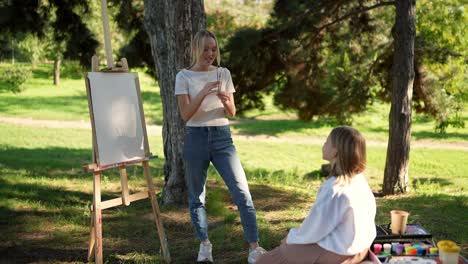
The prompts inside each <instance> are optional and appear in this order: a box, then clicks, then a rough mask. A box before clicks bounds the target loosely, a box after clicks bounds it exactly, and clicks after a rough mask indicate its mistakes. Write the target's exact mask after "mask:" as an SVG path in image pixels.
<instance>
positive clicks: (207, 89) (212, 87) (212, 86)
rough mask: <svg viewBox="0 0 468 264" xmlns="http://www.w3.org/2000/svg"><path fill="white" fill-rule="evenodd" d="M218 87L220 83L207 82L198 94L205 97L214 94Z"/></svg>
mask: <svg viewBox="0 0 468 264" xmlns="http://www.w3.org/2000/svg"><path fill="white" fill-rule="evenodd" d="M219 85H220V82H207V83H206V84H205V86H203V89H202V90H201V91H200V94H201V95H202V96H203V97H205V96H207V95H209V94H212V93H215V92H217V91H218V86H219Z"/></svg>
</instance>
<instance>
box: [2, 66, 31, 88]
mask: <svg viewBox="0 0 468 264" xmlns="http://www.w3.org/2000/svg"><path fill="white" fill-rule="evenodd" d="M0 76H1V83H2V85H0V92H13V93H20V92H22V91H24V89H25V87H24V86H23V84H24V82H26V80H27V79H28V78H31V76H32V71H31V68H29V67H25V66H16V65H12V66H9V67H7V68H4V69H2V71H1V73H0Z"/></svg>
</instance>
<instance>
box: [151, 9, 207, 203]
mask: <svg viewBox="0 0 468 264" xmlns="http://www.w3.org/2000/svg"><path fill="white" fill-rule="evenodd" d="M205 21H206V17H205V11H204V4H203V0H191V1H184V0H171V1H164V0H145V22H144V23H145V28H146V31H147V33H148V35H149V39H150V43H151V51H152V54H153V59H154V62H155V69H156V74H157V79H158V82H159V87H160V89H161V100H162V105H163V132H162V136H163V144H164V156H165V158H166V161H165V164H164V175H165V186H164V190H163V201H164V203H166V204H182V203H186V202H187V194H186V187H185V179H184V166H183V165H184V164H183V160H182V157H183V155H182V149H183V143H184V142H183V141H184V122H183V120H182V118H181V116H180V113H179V109H178V106H177V100H176V97H175V95H174V84H175V76H176V74H177V72H178V71H179V70H180V69H182V68H184V67H187V66H189V64H190V42H191V38H192V36H193V35H194V34H195V33H196V31H198V30H200V29H203V28H205Z"/></svg>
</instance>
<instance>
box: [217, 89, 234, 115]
mask: <svg viewBox="0 0 468 264" xmlns="http://www.w3.org/2000/svg"><path fill="white" fill-rule="evenodd" d="M217 95H218V98H219V100H220V101H221V103H223V106H224V111H225V112H226V114H228V115H229V116H230V117H233V116H235V115H236V105H235V104H234V96H233V95H232V93H228V92H222V91H220V92H218V94H217Z"/></svg>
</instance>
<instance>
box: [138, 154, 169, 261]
mask: <svg viewBox="0 0 468 264" xmlns="http://www.w3.org/2000/svg"><path fill="white" fill-rule="evenodd" d="M143 171H144V174H145V177H146V182H147V184H148V192H149V193H148V194H149V197H150V199H151V207H152V208H153V215H154V220H155V222H156V228H157V229H158V234H159V241H160V242H161V249H162V254H163V257H164V260H165V261H166V263H170V262H171V255H170V253H169V246H168V243H167V238H166V233H165V232H164V227H163V225H162V221H161V218H160V216H161V213H160V210H159V205H158V200H157V199H156V196H155V195H154V192H155V189H154V185H153V178H151V173H150V168H149V164H148V161H143Z"/></svg>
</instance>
